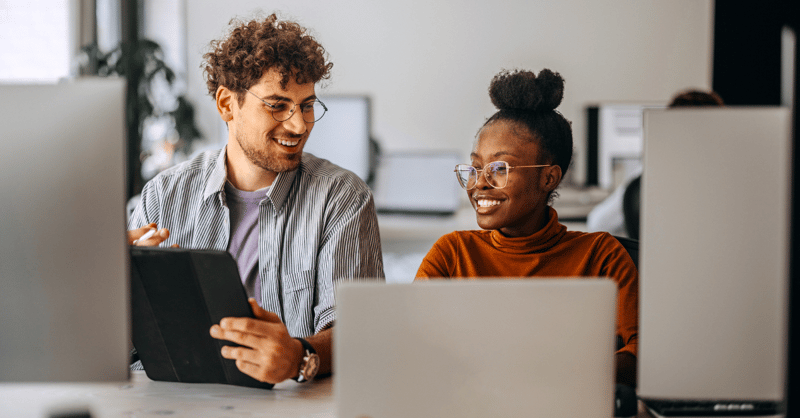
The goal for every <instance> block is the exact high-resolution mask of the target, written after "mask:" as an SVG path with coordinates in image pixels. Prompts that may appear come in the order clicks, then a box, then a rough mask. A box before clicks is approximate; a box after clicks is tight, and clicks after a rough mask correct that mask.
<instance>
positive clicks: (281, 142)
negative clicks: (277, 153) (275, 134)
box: [275, 138, 300, 147]
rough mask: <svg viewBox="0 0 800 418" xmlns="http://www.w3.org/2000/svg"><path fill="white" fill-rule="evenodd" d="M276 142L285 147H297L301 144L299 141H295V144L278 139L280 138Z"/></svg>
mask: <svg viewBox="0 0 800 418" xmlns="http://www.w3.org/2000/svg"><path fill="white" fill-rule="evenodd" d="M275 142H277V143H279V144H281V145H283V146H284V147H296V146H297V144H299V143H300V141H299V140H298V141H294V142H290V141H288V140H286V139H278V138H275Z"/></svg>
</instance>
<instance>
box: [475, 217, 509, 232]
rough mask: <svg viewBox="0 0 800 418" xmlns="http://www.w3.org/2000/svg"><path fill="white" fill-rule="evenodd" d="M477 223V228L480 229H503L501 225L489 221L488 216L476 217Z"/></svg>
mask: <svg viewBox="0 0 800 418" xmlns="http://www.w3.org/2000/svg"><path fill="white" fill-rule="evenodd" d="M477 221H478V226H479V227H480V228H481V229H486V230H492V229H500V228H502V227H503V225H501V224H499V223H498V222H496V221H493V219H491V217H488V216H482V215H478V216H477Z"/></svg>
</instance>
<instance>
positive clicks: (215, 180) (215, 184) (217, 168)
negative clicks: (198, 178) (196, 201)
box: [203, 146, 228, 201]
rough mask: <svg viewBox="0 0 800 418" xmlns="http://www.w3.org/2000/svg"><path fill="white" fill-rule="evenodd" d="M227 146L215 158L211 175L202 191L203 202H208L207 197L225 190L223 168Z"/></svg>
mask: <svg viewBox="0 0 800 418" xmlns="http://www.w3.org/2000/svg"><path fill="white" fill-rule="evenodd" d="M226 149H227V146H225V147H222V150H221V151H220V153H219V155H218V156H217V160H216V163H215V164H214V165H213V166H212V167H211V173H210V174H209V176H208V181H207V182H206V188H205V190H203V200H204V201H205V200H208V198H209V197H211V196H212V195H215V194H217V193H219V192H221V191H223V190H224V189H225V179H226V178H227V176H228V173H227V170H226V168H225V150H226Z"/></svg>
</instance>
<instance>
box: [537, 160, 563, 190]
mask: <svg viewBox="0 0 800 418" xmlns="http://www.w3.org/2000/svg"><path fill="white" fill-rule="evenodd" d="M540 181H541V186H542V188H543V189H544V190H547V191H548V192H552V191H553V190H555V189H556V187H558V185H559V184H561V167H559V166H557V165H553V166H550V167H545V168H544V169H543V170H542V176H541V177H540Z"/></svg>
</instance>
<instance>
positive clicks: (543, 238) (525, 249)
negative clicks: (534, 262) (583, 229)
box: [491, 207, 567, 254]
mask: <svg viewBox="0 0 800 418" xmlns="http://www.w3.org/2000/svg"><path fill="white" fill-rule="evenodd" d="M548 214H549V220H548V221H547V224H546V225H545V227H544V228H542V229H540V230H539V231H536V232H535V233H533V235H529V236H527V237H507V236H504V235H503V234H502V233H501V232H500V231H499V230H497V229H495V230H492V234H491V237H492V244H493V245H494V246H495V247H496V248H497V249H498V250H500V251H502V252H505V253H512V254H528V253H538V252H542V251H547V250H549V249H550V248H552V247H553V246H554V245H556V244H557V243H558V242H559V241H561V238H562V237H563V236H564V234H566V233H567V227H566V226H564V225H562V224H561V223H559V222H558V213H556V210H555V209H553V208H552V207H550V208H549V210H548Z"/></svg>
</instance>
